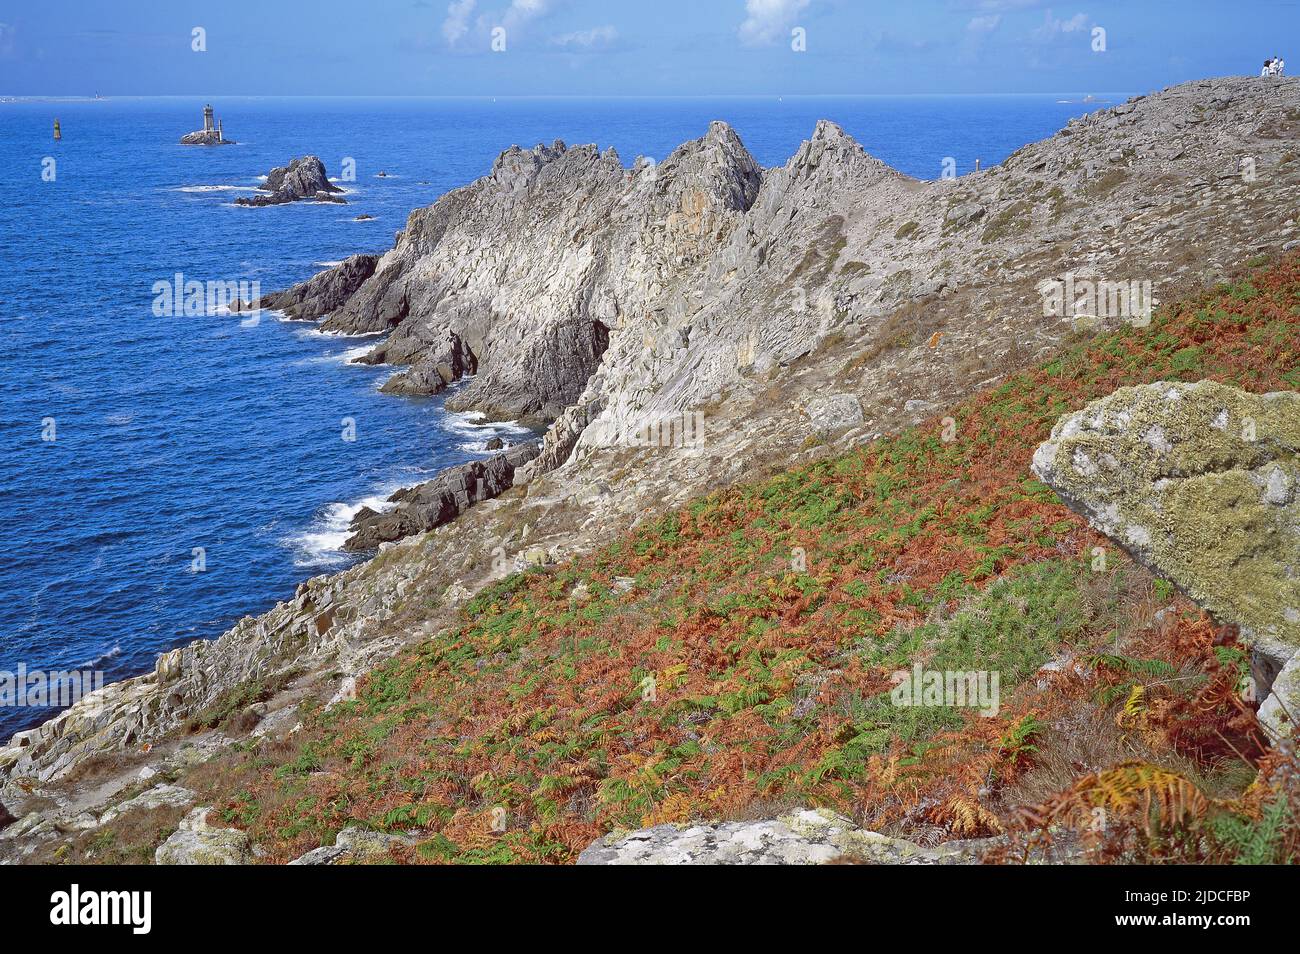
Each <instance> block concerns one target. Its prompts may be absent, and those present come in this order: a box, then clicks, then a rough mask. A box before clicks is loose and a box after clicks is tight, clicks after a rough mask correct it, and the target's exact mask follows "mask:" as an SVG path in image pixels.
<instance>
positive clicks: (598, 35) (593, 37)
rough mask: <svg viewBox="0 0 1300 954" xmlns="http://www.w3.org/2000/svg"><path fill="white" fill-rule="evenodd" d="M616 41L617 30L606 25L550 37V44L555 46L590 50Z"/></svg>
mask: <svg viewBox="0 0 1300 954" xmlns="http://www.w3.org/2000/svg"><path fill="white" fill-rule="evenodd" d="M617 39H618V30H616V29H615V28H614V27H612V26H608V25H607V26H598V27H592V28H591V29H590V30H575V31H574V32H572V33H562V34H560V35H559V36H553V37H551V43H552V44H553V45H555V46H563V47H569V48H580V49H584V50H590V49H594V48H596V47H601V46H609V45H610V44H611V43H613V42H614V41H615V40H617Z"/></svg>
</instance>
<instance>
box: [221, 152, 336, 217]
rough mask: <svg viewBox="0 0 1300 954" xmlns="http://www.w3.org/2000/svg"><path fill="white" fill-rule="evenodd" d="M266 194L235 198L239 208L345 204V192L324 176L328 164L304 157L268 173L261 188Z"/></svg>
mask: <svg viewBox="0 0 1300 954" xmlns="http://www.w3.org/2000/svg"><path fill="white" fill-rule="evenodd" d="M258 188H259V189H260V190H261V191H263V192H265V193H266V195H258V196H254V197H252V198H251V199H250V198H243V199H236V200H235V204H236V205H249V206H263V205H284V204H285V203H286V202H302V201H311V202H334V203H337V204H339V205H343V204H345V201H346V200H344V199H341V198H339V193H341V192H342V191H343V190H342V189H340V188H339V187H338V186H336V185H334V184H333V183H332V182H330V180H329V176H327V175H326V174H325V164H324V163H323V162H321V161H320V159H318V158H317V157H316V156H301V157H299V158H297V159H294V160H293V161H291V162H290V163H289V164H288V165H287V166H277V167H276V168H274V169H272V170H271V171H270V173H268V174H267V177H266V183H265V184H264V185H260V186H258Z"/></svg>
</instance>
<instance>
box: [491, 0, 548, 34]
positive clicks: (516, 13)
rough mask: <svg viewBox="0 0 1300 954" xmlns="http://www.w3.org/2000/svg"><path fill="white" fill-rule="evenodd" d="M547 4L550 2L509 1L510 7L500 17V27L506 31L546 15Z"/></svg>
mask: <svg viewBox="0 0 1300 954" xmlns="http://www.w3.org/2000/svg"><path fill="white" fill-rule="evenodd" d="M549 4H550V0H510V7H509V8H508V9H507V10H506V12H505V13H504V14H503V15H502V17H501V26H503V27H505V28H506V29H507V30H509V29H510V28H511V27H518V26H523V24H525V23H527V22H528V21H529V20H534V19H536V18H537V17H540V16H542V15H543V14H544V13H546V10H547V7H548V6H549Z"/></svg>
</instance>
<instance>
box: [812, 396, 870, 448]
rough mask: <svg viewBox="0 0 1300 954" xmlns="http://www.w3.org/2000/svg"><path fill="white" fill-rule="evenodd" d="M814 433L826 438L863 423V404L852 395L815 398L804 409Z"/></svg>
mask: <svg viewBox="0 0 1300 954" xmlns="http://www.w3.org/2000/svg"><path fill="white" fill-rule="evenodd" d="M804 413H806V414H807V415H808V420H809V422H811V424H812V427H813V431H814V432H816V433H817V435H818V436H821V437H826V436H828V435H830V434H834V433H836V432H838V431H843V430H847V429H848V428H850V427H853V426H855V425H857V424H861V423H862V403H861V402H860V401H859V400H858V399H857V397H856V396H855V395H852V394H831V395H828V396H827V397H823V398H814V399H813V400H811V401H809V402H808V405H807V407H805V408H804Z"/></svg>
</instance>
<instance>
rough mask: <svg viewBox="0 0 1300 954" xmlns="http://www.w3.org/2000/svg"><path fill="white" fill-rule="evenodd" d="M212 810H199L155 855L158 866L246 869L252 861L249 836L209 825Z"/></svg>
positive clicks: (236, 830) (160, 846)
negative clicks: (220, 866) (207, 866)
mask: <svg viewBox="0 0 1300 954" xmlns="http://www.w3.org/2000/svg"><path fill="white" fill-rule="evenodd" d="M210 811H212V809H211V808H196V809H194V811H192V812H190V813H189V814H188V815H186V816H185V820H184V821H182V822H181V825H180V828H179V829H177V830H176V831H175V832H173V833H172V835H171V837H169V838H168V839H167V840H166V841H164V842H163V843H162V844H161V845H159V846H158V850H157V851H156V852H154V864H156V865H246V864H251V863H252V861H253V853H252V850H251V849H250V847H249V841H248V833H247V832H242V831H239V830H238V829H236V828H214V827H212V826H211V825H209V824H208V820H207V819H208V812H210Z"/></svg>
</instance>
